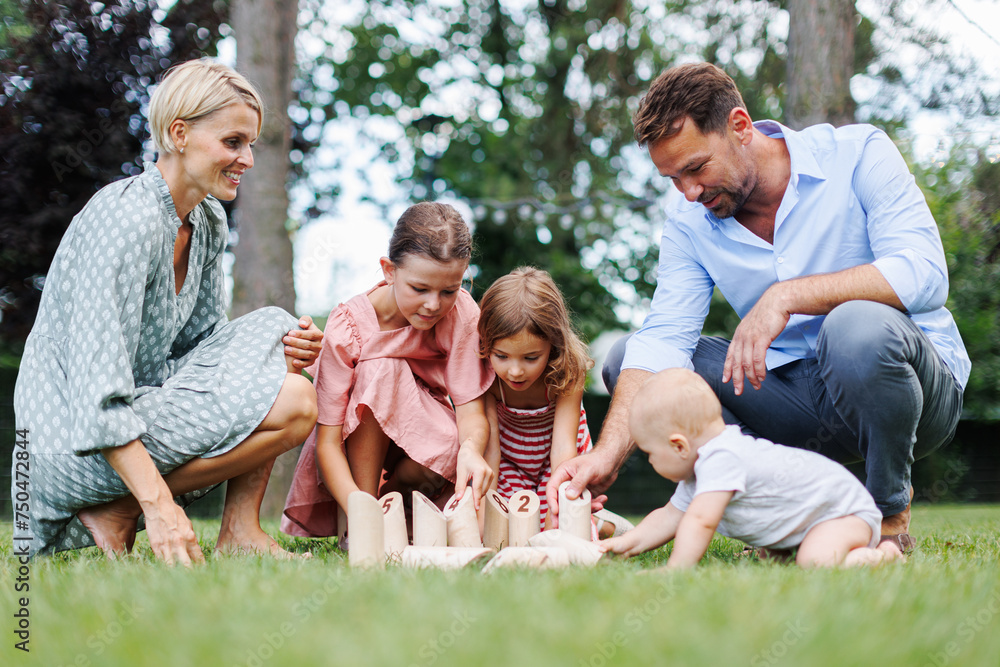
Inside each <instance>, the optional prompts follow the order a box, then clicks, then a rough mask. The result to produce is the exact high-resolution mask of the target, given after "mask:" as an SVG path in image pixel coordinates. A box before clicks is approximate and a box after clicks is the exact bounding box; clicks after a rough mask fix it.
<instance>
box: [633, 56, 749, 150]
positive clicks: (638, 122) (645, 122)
mask: <svg viewBox="0 0 1000 667" xmlns="http://www.w3.org/2000/svg"><path fill="white" fill-rule="evenodd" d="M736 107H740V108H742V109H746V108H747V107H746V105H745V104H744V103H743V96H742V95H740V91H739V90H737V88H736V83H735V82H734V81H733V80H732V78H730V76H729V75H728V74H726V73H725V72H723V71H722V70H721V69H719V68H718V67H716V66H715V65H712V64H711V63H695V64H690V65H678V66H677V67H671V68H670V69H668V70H667V71H666V72H664V73H663V74H661V75H660V76H658V77H656V80H655V81H654V82H653V85H652V86H650V88H649V91H648V92H647V93H646V95H645V96H644V97H643V98H642V101H641V102H639V109H638V110H637V111H636V112H635V115H634V116H633V117H632V123H633V125H634V127H635V140H636V141H637V142H638V143H639V145H640V146H645V145H647V144H653V143H656V142H657V141H659V140H660V139H664V138H666V137H670V136H673V135H674V134H675V133H677V131H678V130H680V127H679V121H681V120H683V119H684V118H685V117H689V118H691V120H692V121H694V124H695V126H697V128H698V130H699V131H701V133H702V134H708V133H709V132H722V131H723V130H725V129H726V125H727V123H728V122H729V112H731V111H732V110H733V109H735V108H736Z"/></svg>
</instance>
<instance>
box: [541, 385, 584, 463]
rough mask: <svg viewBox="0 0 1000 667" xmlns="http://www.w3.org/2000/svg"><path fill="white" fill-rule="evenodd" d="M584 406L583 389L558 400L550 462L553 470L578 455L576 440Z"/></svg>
mask: <svg viewBox="0 0 1000 667" xmlns="http://www.w3.org/2000/svg"><path fill="white" fill-rule="evenodd" d="M582 404H583V388H581V389H580V391H577V392H573V393H571V394H564V395H562V396H559V397H557V398H556V416H555V421H554V422H553V424H552V449H551V451H550V453H549V460H550V462H551V463H552V470H555V469H556V468H558V467H559V465H560V464H561V463H562V462H563V461H569V460H570V459H571V458H574V457H575V456H576V455H577V451H576V440H577V434H578V433H579V432H580V406H581V405H582Z"/></svg>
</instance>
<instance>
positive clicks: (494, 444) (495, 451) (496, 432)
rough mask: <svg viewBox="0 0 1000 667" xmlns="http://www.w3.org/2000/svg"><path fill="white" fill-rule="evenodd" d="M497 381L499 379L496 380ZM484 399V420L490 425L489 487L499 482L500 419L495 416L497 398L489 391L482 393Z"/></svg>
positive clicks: (488, 448) (488, 445)
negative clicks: (491, 475) (490, 477)
mask: <svg viewBox="0 0 1000 667" xmlns="http://www.w3.org/2000/svg"><path fill="white" fill-rule="evenodd" d="M498 381H499V380H498ZM483 398H484V399H486V421H487V423H489V425H490V438H489V441H488V442H487V445H486V456H485V457H484V458H485V459H486V463H488V464H489V466H490V470H492V471H493V481H492V482H490V487H489V488H490V489H495V488H497V484H498V483H499V482H500V420H499V418H498V417H497V399H496V397H495V396H494V395H493V394H491V393H490V392H486V393H485V394H483Z"/></svg>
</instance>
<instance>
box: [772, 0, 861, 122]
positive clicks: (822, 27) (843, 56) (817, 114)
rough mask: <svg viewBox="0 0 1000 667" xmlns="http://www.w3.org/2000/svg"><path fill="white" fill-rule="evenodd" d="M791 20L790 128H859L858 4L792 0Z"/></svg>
mask: <svg viewBox="0 0 1000 667" xmlns="http://www.w3.org/2000/svg"><path fill="white" fill-rule="evenodd" d="M788 19H789V25H788V96H787V98H786V100H785V122H786V124H787V125H788V126H789V127H791V128H793V129H802V128H803V127H808V126H809V125H815V124H817V123H830V124H831V125H834V126H840V125H846V124H849V123H853V122H854V108H855V104H854V98H853V97H851V86H850V84H851V76H852V75H853V74H854V28H855V25H856V23H857V21H856V15H855V11H854V2H853V0H788Z"/></svg>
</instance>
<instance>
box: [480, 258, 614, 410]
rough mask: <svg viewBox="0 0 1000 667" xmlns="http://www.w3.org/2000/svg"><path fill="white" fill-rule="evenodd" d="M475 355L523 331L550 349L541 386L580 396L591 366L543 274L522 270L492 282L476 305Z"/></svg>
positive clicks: (563, 305)
mask: <svg viewBox="0 0 1000 667" xmlns="http://www.w3.org/2000/svg"><path fill="white" fill-rule="evenodd" d="M479 308H480V311H481V312H480V315H479V355H480V356H481V357H483V358H486V357H488V356H489V354H490V350H492V349H493V346H494V345H496V343H497V341H499V340H503V339H504V338H510V337H512V336H516V335H517V334H519V333H521V332H522V331H527V332H528V333H530V334H531V335H533V336H538V337H539V338H541V339H543V340H547V341H548V342H549V343H550V344H551V345H552V351H551V352H550V353H549V362H548V364H547V366H546V371H545V384H546V385H547V386H548V387H549V389H551V390H552V392H553V393H555V394H557V395H559V394H568V393H572V392H574V391H579V390H580V389H582V388H583V385H584V384H585V383H586V381H587V371H588V370H590V369H591V368H592V367H593V366H594V362H593V360H592V359H591V358H590V356H589V355H588V354H587V346H586V345H584V344H583V341H581V340H580V337H579V336H578V335H577V333H576V331H575V330H574V329H573V325H572V324H571V323H570V321H569V314H568V313H567V311H566V303H565V302H564V300H563V296H562V293H561V292H560V291H559V288H558V287H557V286H556V284H555V281H553V280H552V276H550V275H549V274H548V273H547V272H546V271H542V270H540V269H535V268H532V267H527V266H522V267H519V268H517V269H514V270H513V271H511V272H510V273H509V274H507V275H506V276H503V277H502V278H498V279H497V281H496V282H495V283H493V284H492V285H491V286H490V288H489V289H488V290H486V293H485V294H483V298H482V300H481V301H480V303H479Z"/></svg>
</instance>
